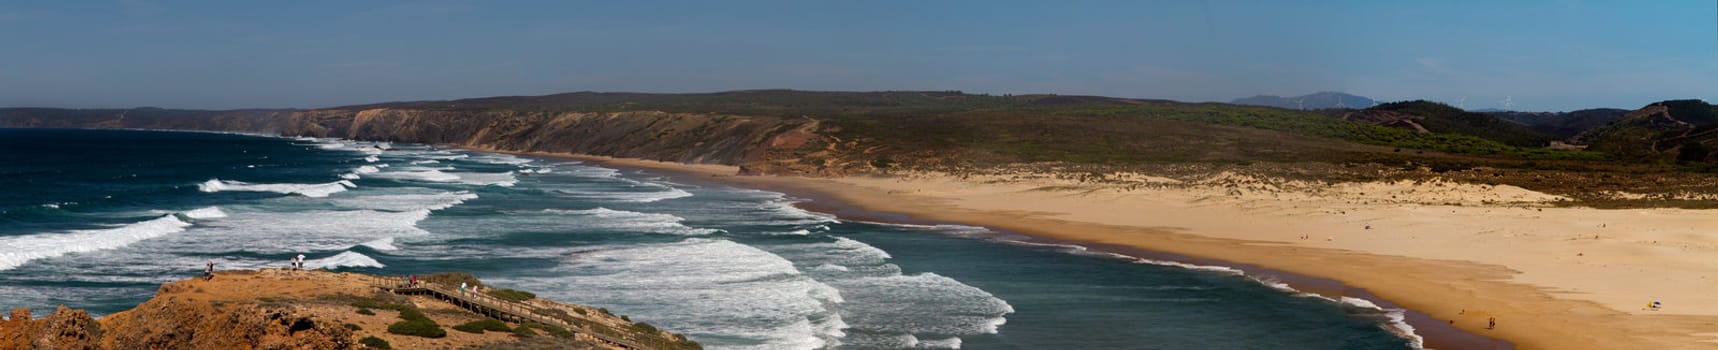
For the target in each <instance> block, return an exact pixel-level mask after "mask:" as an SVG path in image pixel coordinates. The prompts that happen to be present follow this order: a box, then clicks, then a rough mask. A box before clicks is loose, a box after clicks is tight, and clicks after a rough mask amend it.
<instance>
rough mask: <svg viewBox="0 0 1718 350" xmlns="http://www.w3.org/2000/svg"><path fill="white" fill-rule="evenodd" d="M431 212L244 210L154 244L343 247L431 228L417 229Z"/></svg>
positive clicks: (271, 250)
mask: <svg viewBox="0 0 1718 350" xmlns="http://www.w3.org/2000/svg"><path fill="white" fill-rule="evenodd" d="M429 214H430V211H429V210H422V209H420V210H412V211H402V212H389V211H376V210H308V211H290V212H262V211H258V212H245V213H243V214H240V215H232V216H230V217H227V218H223V219H221V220H215V221H209V222H206V223H205V222H199V223H198V224H199V225H198V228H197V229H196V230H191V231H189V232H186V233H185V234H184V235H182V236H180V237H177V238H176V239H174V240H171V241H165V242H162V243H161V244H162V245H163V246H158V247H153V248H154V249H158V250H169V251H207V250H209V249H218V250H216V251H223V250H238V251H245V252H254V253H264V254H278V253H293V252H307V251H332V250H343V249H348V248H351V247H352V246H354V245H358V244H361V243H365V242H372V241H376V240H379V239H383V238H387V237H401V236H422V235H427V234H429V232H427V231H424V230H423V229H419V228H418V227H417V223H418V222H419V221H423V220H424V219H425V218H427V217H429Z"/></svg>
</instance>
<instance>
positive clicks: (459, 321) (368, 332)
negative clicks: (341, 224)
mask: <svg viewBox="0 0 1718 350" xmlns="http://www.w3.org/2000/svg"><path fill="white" fill-rule="evenodd" d="M465 276H466V277H469V275H465ZM422 277H425V278H426V280H427V278H429V277H430V276H422ZM377 286H378V282H377V278H376V277H375V276H371V275H365V274H358V273H334V272H328V271H320V270H316V271H287V270H281V269H265V270H246V271H221V272H218V273H216V275H215V277H214V278H213V279H212V280H203V279H201V278H192V279H187V280H183V281H178V282H172V283H167V284H164V285H162V286H161V287H160V289H159V290H158V291H157V293H156V295H155V297H153V298H151V299H149V300H148V301H145V302H144V303H142V304H140V305H138V306H137V307H135V308H132V309H130V310H125V311H121V312H117V313H114V314H111V315H106V316H104V317H102V318H100V319H99V320H98V319H94V318H92V317H90V315H89V314H88V313H87V312H84V311H83V310H75V309H70V308H66V307H65V306H61V307H60V308H59V309H58V310H56V311H54V312H53V313H52V314H50V315H47V316H46V317H42V318H32V317H31V315H29V310H28V309H15V310H13V312H12V316H11V317H10V318H9V319H8V320H7V321H4V322H0V349H42V348H57V349H134V348H153V349H263V348H268V349H354V348H375V347H374V346H369V345H368V344H373V343H374V342H376V340H367V339H369V338H374V339H379V340H380V341H382V342H385V343H387V344H388V345H389V346H390V347H391V348H395V349H539V348H557V349H624V347H621V346H617V345H615V344H610V343H605V342H603V341H598V340H596V339H595V338H592V337H591V336H587V335H584V334H579V333H577V332H567V329H562V328H557V327H552V326H551V327H541V326H538V325H531V326H526V325H524V324H523V323H518V322H499V323H498V324H499V325H503V326H505V327H507V330H504V331H503V330H498V329H488V330H480V331H478V332H469V331H462V330H459V329H457V328H456V327H455V326H459V325H463V324H467V323H469V322H473V321H482V320H491V321H484V322H492V321H493V320H494V319H492V318H489V317H486V316H484V315H480V314H477V313H474V312H472V311H471V310H468V309H465V308H461V307H459V306H457V305H455V304H452V303H450V302H449V301H447V300H442V299H437V298H434V297H430V296H424V295H410V296H408V295H397V294H393V293H389V292H386V291H383V290H381V289H379V288H377ZM523 304H524V305H528V306H529V307H530V308H532V309H536V310H538V312H544V310H547V311H550V312H551V313H553V314H559V315H562V317H564V318H566V319H569V320H571V319H576V321H574V322H575V324H582V325H584V326H583V327H586V328H587V329H596V328H599V327H606V328H604V329H607V330H610V331H617V332H621V333H616V334H613V335H614V336H617V337H619V338H622V339H625V340H628V341H635V342H644V341H649V340H650V339H669V341H673V339H679V341H678V342H676V343H674V344H672V345H673V346H671V347H672V348H686V349H696V348H699V347H698V346H697V345H696V344H694V343H689V342H685V340H684V338H680V337H678V336H676V335H673V334H671V333H667V332H662V331H660V330H656V329H655V328H651V327H640V326H639V324H637V323H634V322H632V321H630V320H626V319H624V318H623V317H621V316H616V315H613V314H609V313H608V312H607V310H605V309H599V308H593V307H588V306H581V305H572V304H563V303H557V302H553V301H549V300H545V299H536V298H533V299H528V300H525V301H524V302H523ZM553 311H558V312H553ZM406 313H417V314H418V315H420V316H419V317H424V318H427V319H429V320H432V321H433V322H434V323H435V324H437V325H438V327H439V328H440V329H441V330H442V331H444V332H445V335H443V336H440V337H424V336H417V335H406V334H397V333H396V332H393V331H392V330H391V328H392V326H393V325H394V324H397V323H401V322H402V320H403V319H406V318H407V316H405V315H404V314H406ZM519 328H528V329H530V330H529V331H519V330H518V329H519ZM646 329H647V330H646ZM651 337H657V338H651Z"/></svg>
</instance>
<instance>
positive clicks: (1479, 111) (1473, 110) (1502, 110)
mask: <svg viewBox="0 0 1718 350" xmlns="http://www.w3.org/2000/svg"><path fill="white" fill-rule="evenodd" d="M1468 112H1474V113H1509V112H1511V111H1510V110H1507V109H1497V108H1480V109H1470V110H1468Z"/></svg>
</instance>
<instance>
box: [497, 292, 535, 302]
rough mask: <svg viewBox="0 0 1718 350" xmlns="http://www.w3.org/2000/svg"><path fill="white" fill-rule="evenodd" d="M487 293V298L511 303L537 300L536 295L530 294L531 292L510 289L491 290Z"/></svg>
mask: <svg viewBox="0 0 1718 350" xmlns="http://www.w3.org/2000/svg"><path fill="white" fill-rule="evenodd" d="M488 293H489V296H493V297H496V298H501V299H505V300H512V301H526V300H531V299H536V298H537V295H536V294H532V293H531V292H527V291H521V290H512V289H497V290H491V291H489V292H488Z"/></svg>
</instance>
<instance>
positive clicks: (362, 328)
mask: <svg viewBox="0 0 1718 350" xmlns="http://www.w3.org/2000/svg"><path fill="white" fill-rule="evenodd" d="M346 329H350V330H354V331H361V330H364V327H359V326H358V325H355V324H351V323H347V324H346Z"/></svg>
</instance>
